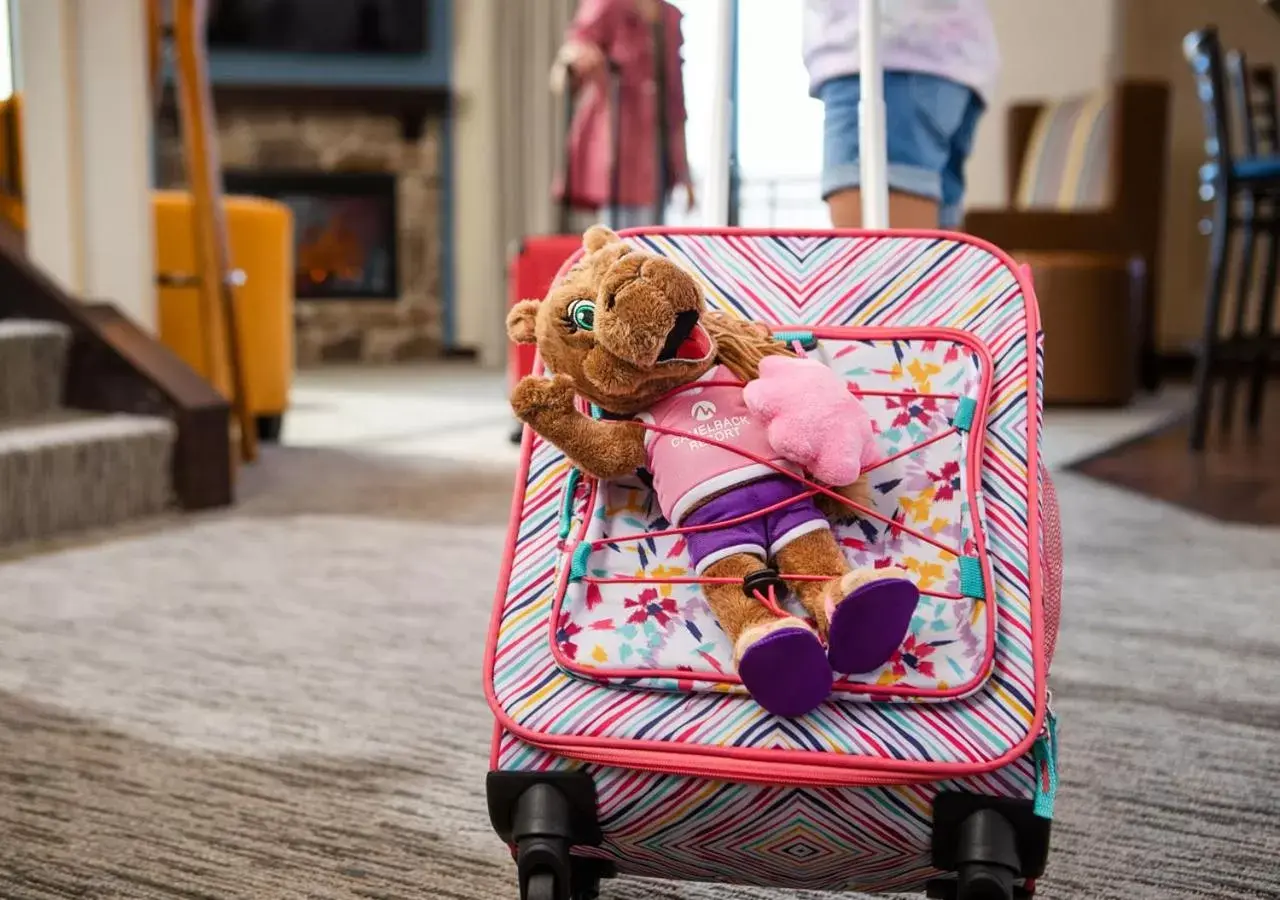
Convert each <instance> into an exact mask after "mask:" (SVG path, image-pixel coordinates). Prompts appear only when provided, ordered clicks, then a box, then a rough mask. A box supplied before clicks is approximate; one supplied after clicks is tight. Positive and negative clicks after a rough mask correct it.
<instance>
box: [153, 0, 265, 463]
mask: <svg viewBox="0 0 1280 900" xmlns="http://www.w3.org/2000/svg"><path fill="white" fill-rule="evenodd" d="M173 7H174V16H173V41H174V55H175V61H176V63H177V66H176V68H177V73H176V74H177V78H176V81H177V85H176V86H177V92H178V109H179V111H180V114H181V120H182V144H183V151H184V154H183V155H184V157H185V162H186V170H187V182H188V184H189V186H190V188H191V195H192V200H193V206H194V222H193V225H194V227H193V232H194V234H195V240H196V262H197V269H198V277H199V280H200V284H199V297H200V299H199V303H200V322H201V327H202V330H203V333H204V341H205V354H206V357H205V364H206V370H207V371H209V372H210V373H211V376H212V377H214V380H215V382H216V381H217V378H216V376H214V373H218V372H221V371H222V369H223V366H224V365H225V366H226V368H227V370H228V375H229V381H230V388H231V405H232V409H233V410H234V411H235V416H236V420H237V422H238V423H239V426H240V429H239V431H240V454H241V456H242V458H243V459H244V460H245V461H246V462H253V461H254V460H255V459H256V458H257V456H258V432H257V423H256V422H255V420H254V418H253V414H252V412H251V411H250V409H249V405H248V402H247V395H246V387H245V379H244V366H243V357H242V355H241V352H240V340H239V327H238V323H237V318H236V308H235V296H234V294H233V289H232V283H231V280H232V273H231V263H230V257H231V252H230V242H229V239H228V236H227V221H226V210H225V206H224V203H223V196H222V168H221V166H220V165H219V161H218V147H217V138H216V136H215V134H214V116H213V95H212V92H211V90H210V85H209V63H208V54H207V53H206V52H205V39H204V31H205V23H206V21H207V20H208V15H209V0H174V4H173ZM154 27H157V28H163V27H164V25H163V21H162V20H157V22H156V23H155V25H154ZM222 348H225V351H226V352H225V354H220V353H219V350H220V349H222Z"/></svg>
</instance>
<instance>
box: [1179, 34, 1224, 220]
mask: <svg viewBox="0 0 1280 900" xmlns="http://www.w3.org/2000/svg"><path fill="white" fill-rule="evenodd" d="M1182 52H1183V55H1184V56H1185V57H1186V60H1187V62H1188V63H1190V64H1191V72H1192V75H1193V76H1194V78H1195V84H1196V94H1197V96H1198V97H1199V99H1200V111H1201V115H1202V117H1203V119H1204V130H1205V143H1204V149H1205V155H1206V156H1207V157H1208V160H1207V162H1206V164H1205V166H1204V167H1203V168H1202V169H1201V170H1200V176H1201V177H1200V181H1201V192H1202V194H1203V195H1204V197H1205V199H1212V198H1213V196H1215V195H1216V194H1222V192H1224V191H1225V188H1226V182H1227V179H1228V178H1229V177H1230V170H1231V160H1232V159H1233V154H1232V149H1231V148H1232V140H1231V119H1230V116H1229V115H1228V112H1227V98H1226V77H1225V73H1224V68H1225V67H1224V63H1223V58H1222V42H1221V39H1220V38H1219V37H1218V29H1216V28H1214V27H1213V26H1209V27H1207V28H1202V29H1200V30H1199V31H1193V32H1191V33H1190V34H1188V35H1187V36H1186V38H1184V39H1183V42H1182Z"/></svg>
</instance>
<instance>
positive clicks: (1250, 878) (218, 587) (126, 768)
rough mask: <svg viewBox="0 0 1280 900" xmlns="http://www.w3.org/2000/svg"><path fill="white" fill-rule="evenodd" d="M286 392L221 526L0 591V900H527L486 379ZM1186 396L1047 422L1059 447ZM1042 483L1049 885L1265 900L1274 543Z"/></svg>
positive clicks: (497, 450)
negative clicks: (497, 764) (497, 796)
mask: <svg viewBox="0 0 1280 900" xmlns="http://www.w3.org/2000/svg"><path fill="white" fill-rule="evenodd" d="M296 396H297V408H296V409H295V410H294V412H293V413H292V414H291V416H290V418H289V421H288V423H287V425H286V434H285V439H286V445H285V446H283V447H275V448H267V449H266V451H265V452H264V455H263V457H262V459H261V460H260V461H259V462H258V463H257V464H256V465H255V466H253V467H252V468H250V469H247V470H245V472H244V475H243V480H242V482H241V490H242V502H241V503H240V504H239V505H238V506H237V507H235V508H234V509H232V510H229V511H223V512H219V513H215V514H210V515H202V516H192V517H186V518H183V519H181V520H177V521H167V522H162V523H151V524H150V525H147V526H141V527H139V528H138V529H135V530H134V531H133V532H131V533H129V534H114V535H112V536H111V539H109V540H85V541H80V542H68V543H66V544H64V545H62V546H60V547H56V548H50V549H48V550H47V551H46V552H43V553H39V554H34V555H29V556H26V557H24V558H22V559H17V560H12V561H10V562H7V563H4V564H3V568H2V569H0V583H3V593H4V603H3V604H0V647H3V648H4V652H3V653H0V835H3V836H4V839H3V840H0V896H3V897H5V898H15V900H65V898H72V897H75V898H103V900H106V898H130V900H132V898H138V900H157V898H164V900H179V898H181V900H214V898H217V900H221V898H244V900H260V898H277V897H278V898H300V900H301V898H308V900H338V898H379V900H419V898H426V897H438V898H449V900H499V898H513V900H514V898H515V897H516V896H517V894H516V891H515V888H514V872H513V868H512V865H511V860H510V858H509V856H508V855H507V854H506V853H505V852H504V848H503V847H502V846H500V844H499V842H498V841H497V840H496V838H495V837H494V836H493V834H492V833H491V831H490V830H489V824H488V820H487V816H486V813H485V809H484V800H483V780H484V774H485V771H486V768H487V748H488V740H489V735H490V733H491V728H492V718H491V715H490V713H489V710H488V708H487V706H486V704H485V702H484V699H483V697H482V695H481V690H480V684H481V675H480V653H479V648H480V647H481V646H482V644H483V637H484V634H485V629H486V627H487V622H488V616H489V609H490V605H491V597H492V590H493V584H494V581H495V578H496V576H497V568H498V563H499V560H500V557H501V552H502V547H503V540H504V533H505V520H506V514H507V504H508V500H509V496H510V490H511V464H512V462H513V460H514V456H515V450H514V448H512V447H511V445H510V444H509V443H507V440H506V439H507V436H508V432H509V425H510V423H509V419H508V417H507V414H506V411H505V406H504V402H503V399H502V384H501V379H500V378H499V377H497V376H494V375H486V374H477V373H475V372H473V371H472V370H470V369H468V368H467V367H465V366H449V367H433V368H424V369H419V370H402V371H397V372H390V371H381V372H380V371H365V372H361V373H359V374H356V373H352V372H338V371H327V372H325V373H323V374H317V373H306V374H304V375H303V377H302V378H301V379H300V382H299V385H298V391H297V395H296ZM433 396H434V397H435V399H432V398H433ZM1182 404H1183V400H1182V399H1180V398H1179V397H1178V396H1176V395H1170V396H1164V397H1161V398H1159V399H1157V400H1154V401H1152V402H1149V403H1145V404H1143V405H1142V406H1141V407H1139V408H1137V409H1135V410H1132V411H1126V412H1111V413H1082V412H1070V413H1050V414H1049V415H1048V418H1047V427H1046V455H1047V456H1048V458H1049V459H1050V461H1051V462H1052V463H1053V464H1054V465H1055V466H1061V465H1062V464H1063V463H1066V462H1070V461H1072V460H1074V459H1078V458H1080V457H1081V456H1082V455H1087V454H1089V453H1094V452H1096V451H1097V450H1098V449H1099V448H1100V447H1101V446H1103V445H1105V444H1106V443H1107V442H1108V441H1116V440H1121V439H1124V438H1125V437H1126V436H1131V435H1133V434H1136V433H1138V432H1140V431H1143V430H1145V429H1148V428H1150V427H1152V426H1153V425H1155V424H1157V423H1159V422H1160V421H1162V420H1164V419H1166V418H1167V417H1169V416H1170V415H1173V414H1175V413H1176V412H1177V411H1178V410H1179V408H1180V407H1181V406H1182ZM1057 477H1058V486H1059V496H1060V498H1061V503H1062V512H1063V520H1064V534H1065V542H1066V548H1065V549H1066V560H1067V562H1066V586H1065V592H1064V595H1065V598H1066V602H1065V611H1064V620H1063V629H1062V636H1061V639H1060V641H1059V645H1058V651H1057V657H1056V659H1055V660H1054V669H1053V688H1054V692H1055V708H1056V710H1057V712H1058V714H1059V716H1060V719H1061V722H1062V732H1061V739H1062V772H1061V779H1062V782H1061V792H1060V794H1059V806H1058V812H1057V817H1056V819H1055V825H1054V848H1053V854H1052V858H1051V863H1050V871H1049V874H1048V875H1047V876H1046V878H1045V879H1044V880H1043V882H1042V885H1041V895H1042V896H1044V897H1046V898H1048V900H1058V898H1081V900H1095V898H1117V900H1118V898H1125V900H1166V898H1177V897H1211V898H1215V900H1243V898H1262V897H1280V870H1277V868H1276V866H1275V863H1274V861H1275V859H1277V858H1280V830H1278V829H1277V828H1276V827H1275V811H1276V809H1280V788H1278V785H1280V764H1278V763H1277V756H1276V754H1275V753H1274V747H1275V745H1276V742H1277V740H1280V700H1278V699H1277V698H1280V668H1278V667H1276V666H1275V665H1274V662H1275V660H1276V659H1277V658H1280V619H1277V617H1276V616H1275V615H1274V614H1273V613H1274V601H1275V584H1276V582H1277V578H1280V554H1277V552H1276V548H1277V545H1278V542H1277V540H1276V532H1274V531H1271V530H1266V529H1258V528H1250V527H1247V526H1225V525H1222V524H1221V523H1218V522H1214V521H1212V520H1209V519H1206V518H1204V517H1201V516H1197V515H1193V514H1189V513H1186V512H1184V511H1181V510H1179V509H1177V508H1174V507H1169V506H1167V505H1164V504H1161V503H1158V502H1154V501H1150V500H1146V499H1144V498H1141V497H1138V496H1135V495H1133V494H1131V493H1129V492H1126V491H1121V490H1117V489H1115V488H1112V487H1110V486H1108V485H1106V484H1103V483H1100V482H1097V481H1094V480H1092V479H1088V478H1084V477H1081V476H1079V475H1076V474H1073V473H1071V472H1068V471H1064V470H1062V469H1059V472H1058V476H1057ZM784 897H785V898H788V900H790V898H797V900H798V897H799V895H795V894H791V893H789V892H780V891H766V890H748V889H738V888H727V887H720V886H701V885H691V884H645V883H638V882H620V883H616V884H609V885H608V886H607V887H606V891H605V894H604V900H642V898H644V900H677V898H679V900H747V898H751V900H757V898H758V900H782V898H784Z"/></svg>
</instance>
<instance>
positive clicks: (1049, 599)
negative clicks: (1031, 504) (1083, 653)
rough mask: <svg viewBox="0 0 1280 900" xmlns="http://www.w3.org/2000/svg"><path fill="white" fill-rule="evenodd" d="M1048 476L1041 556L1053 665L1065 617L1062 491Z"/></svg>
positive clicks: (1048, 649) (1047, 644)
mask: <svg viewBox="0 0 1280 900" xmlns="http://www.w3.org/2000/svg"><path fill="white" fill-rule="evenodd" d="M1043 474H1044V522H1043V532H1042V534H1043V536H1044V546H1043V549H1042V550H1041V554H1040V566H1041V573H1042V580H1041V585H1042V587H1043V592H1042V595H1041V596H1042V598H1043V601H1044V613H1045V619H1044V642H1045V652H1046V653H1047V656H1046V661H1047V663H1048V664H1050V665H1051V664H1052V663H1053V650H1054V646H1055V645H1056V644H1057V643H1058V622H1059V620H1060V619H1061V617H1062V520H1061V518H1060V517H1059V515H1058V492H1057V489H1056V488H1054V486H1053V480H1052V479H1051V478H1050V477H1049V473H1048V472H1047V471H1046V472H1044V473H1043Z"/></svg>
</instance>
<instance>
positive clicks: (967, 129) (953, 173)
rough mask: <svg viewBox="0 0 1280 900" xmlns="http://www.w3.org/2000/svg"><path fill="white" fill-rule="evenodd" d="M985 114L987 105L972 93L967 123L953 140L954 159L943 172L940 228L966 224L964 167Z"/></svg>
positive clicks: (965, 120) (952, 155) (965, 119)
mask: <svg viewBox="0 0 1280 900" xmlns="http://www.w3.org/2000/svg"><path fill="white" fill-rule="evenodd" d="M985 111H986V104H985V103H983V102H982V98H980V97H979V96H978V95H977V94H976V93H973V92H972V91H970V93H969V104H968V107H967V108H966V109H965V114H964V119H963V121H962V122H961V123H960V127H959V128H958V129H956V133H955V135H954V136H953V137H952V138H951V158H950V159H948V160H947V167H946V168H945V169H943V171H942V206H941V208H940V210H939V211H938V224H939V227H941V228H949V229H956V228H959V227H960V225H961V223H962V222H963V221H964V188H965V177H964V167H965V164H966V163H968V161H969V154H970V153H972V152H973V138H974V135H975V134H976V133H977V131H978V122H980V121H981V120H982V114H983V113H984V112H985Z"/></svg>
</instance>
